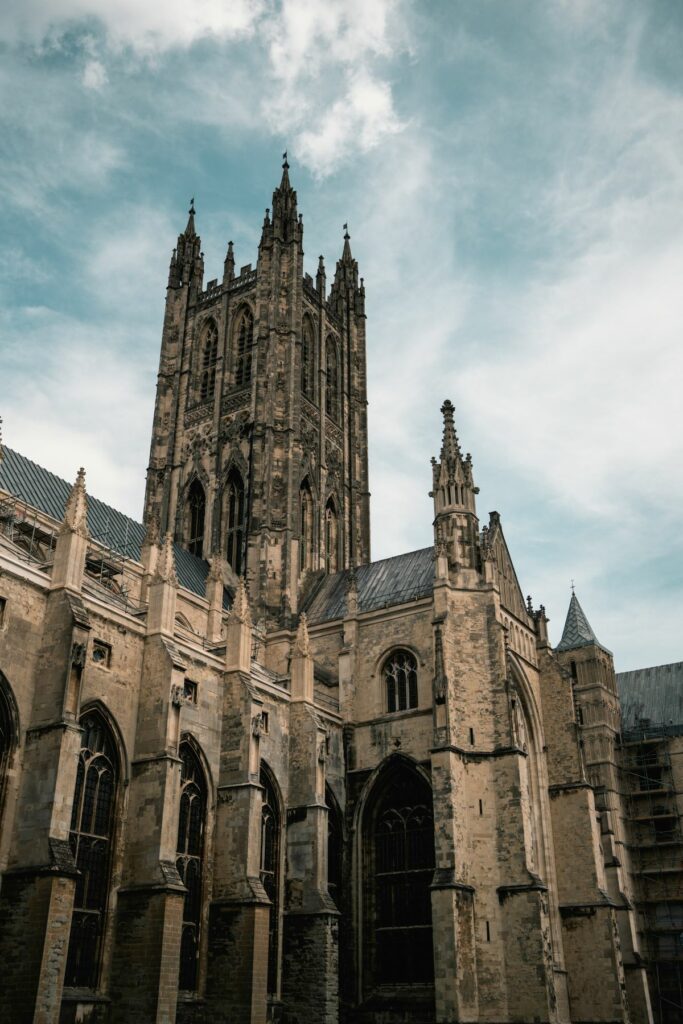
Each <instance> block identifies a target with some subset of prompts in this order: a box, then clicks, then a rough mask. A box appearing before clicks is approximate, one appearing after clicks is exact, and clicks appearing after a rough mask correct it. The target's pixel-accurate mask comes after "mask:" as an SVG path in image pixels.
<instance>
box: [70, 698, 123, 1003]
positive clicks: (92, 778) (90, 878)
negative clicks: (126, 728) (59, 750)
mask: <svg viewBox="0 0 683 1024" xmlns="http://www.w3.org/2000/svg"><path fill="white" fill-rule="evenodd" d="M81 727H82V729H83V734H82V736H81V752H80V756H79V758H78V768H77V771H76V790H75V793H74V802H73V809H72V812H71V831H70V834H69V842H70V844H71V852H72V853H73V856H74V860H75V862H76V867H77V869H78V872H79V874H78V878H77V880H76V893H75V896H74V909H73V915H72V917H71V934H70V936H69V952H68V956H67V962H66V974H65V978H64V982H65V984H66V985H69V986H75V987H78V988H95V987H96V986H97V979H98V974H99V967H100V954H101V949H102V938H103V934H104V919H105V912H106V909H107V900H108V897H109V884H110V875H111V853H112V837H113V832H114V807H115V803H116V784H117V778H118V758H117V756H116V747H115V744H114V740H113V738H112V736H111V733H110V731H109V727H108V726H107V725H106V723H105V721H104V719H103V718H102V717H101V715H99V714H98V713H97V712H96V711H91V712H87V713H86V714H85V715H84V716H83V718H82V719H81Z"/></svg>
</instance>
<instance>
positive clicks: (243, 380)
mask: <svg viewBox="0 0 683 1024" xmlns="http://www.w3.org/2000/svg"><path fill="white" fill-rule="evenodd" d="M253 344H254V316H253V314H252V312H251V310H250V309H244V310H243V311H242V315H241V316H240V321H239V326H238V328H237V352H236V366H235V386H236V387H238V388H239V387H242V386H243V385H245V384H248V383H249V381H250V380H251V350H252V346H253Z"/></svg>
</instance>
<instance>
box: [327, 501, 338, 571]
mask: <svg viewBox="0 0 683 1024" xmlns="http://www.w3.org/2000/svg"><path fill="white" fill-rule="evenodd" d="M338 550H339V523H338V519H337V510H336V509H335V507H334V501H333V499H332V498H330V499H329V500H328V502H327V505H326V506H325V570H326V572H336V571H337V569H338V568H339V566H338Z"/></svg>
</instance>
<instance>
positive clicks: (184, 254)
mask: <svg viewBox="0 0 683 1024" xmlns="http://www.w3.org/2000/svg"><path fill="white" fill-rule="evenodd" d="M195 213H196V211H195V208H194V198H193V199H192V200H191V201H190V209H189V211H188V217H187V226H186V228H185V230H184V231H183V232H181V234H179V235H178V243H177V245H176V247H175V249H174V250H173V255H172V256H171V265H170V267H169V270H168V287H169V288H180V287H182V286H183V285H189V286H190V288H191V289H192V290H193V291H194V292H195V293H196V292H197V291H201V288H202V281H203V278H204V254H203V253H202V251H201V248H202V240H201V238H200V237H199V235H198V234H197V231H196V229H195V223H194V218H195Z"/></svg>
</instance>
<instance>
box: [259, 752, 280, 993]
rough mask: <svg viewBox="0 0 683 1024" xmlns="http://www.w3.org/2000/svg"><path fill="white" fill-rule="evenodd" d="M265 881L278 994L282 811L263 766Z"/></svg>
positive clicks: (272, 986) (271, 977)
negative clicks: (268, 901)
mask: <svg viewBox="0 0 683 1024" xmlns="http://www.w3.org/2000/svg"><path fill="white" fill-rule="evenodd" d="M259 781H260V783H261V786H262V787H263V792H262V803H261V882H262V884H263V888H264V889H265V890H266V895H267V896H268V899H269V900H270V921H269V928H268V992H269V993H270V994H271V995H274V994H276V993H277V963H278V945H279V920H280V829H281V825H280V812H279V803H278V799H277V794H276V792H275V785H274V783H273V780H272V779H271V777H270V772H269V771H268V770H267V769H266V768H265V767H263V766H262V767H261V774H260V778H259Z"/></svg>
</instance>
